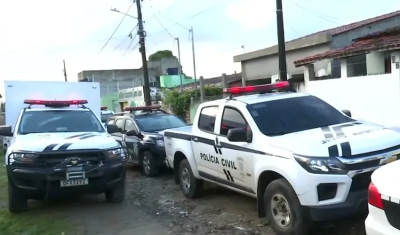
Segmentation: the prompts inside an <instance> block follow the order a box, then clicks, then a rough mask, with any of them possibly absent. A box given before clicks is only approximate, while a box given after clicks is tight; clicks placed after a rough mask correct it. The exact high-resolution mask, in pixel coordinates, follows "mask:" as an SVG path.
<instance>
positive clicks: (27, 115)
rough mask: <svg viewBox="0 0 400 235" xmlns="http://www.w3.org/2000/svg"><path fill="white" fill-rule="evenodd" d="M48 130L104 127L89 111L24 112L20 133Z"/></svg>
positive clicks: (79, 130) (95, 130)
mask: <svg viewBox="0 0 400 235" xmlns="http://www.w3.org/2000/svg"><path fill="white" fill-rule="evenodd" d="M71 120H73V121H71ZM46 132H104V128H103V126H102V124H101V123H100V122H99V120H98V119H97V118H96V116H95V115H94V114H93V113H92V112H89V111H75V110H45V111H27V112H24V114H23V115H22V117H21V122H20V125H19V129H18V133H19V134H29V133H46Z"/></svg>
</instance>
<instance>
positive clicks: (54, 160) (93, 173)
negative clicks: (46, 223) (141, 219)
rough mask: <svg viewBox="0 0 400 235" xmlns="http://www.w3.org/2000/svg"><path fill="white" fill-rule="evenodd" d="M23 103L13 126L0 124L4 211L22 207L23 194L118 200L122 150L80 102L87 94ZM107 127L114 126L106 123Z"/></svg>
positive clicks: (122, 187) (123, 161) (122, 179)
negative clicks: (5, 142) (4, 144)
mask: <svg viewBox="0 0 400 235" xmlns="http://www.w3.org/2000/svg"><path fill="white" fill-rule="evenodd" d="M24 103H25V104H26V106H27V107H25V108H23V109H22V110H21V111H20V114H19V116H18V119H17V120H16V124H15V128H14V131H12V127H11V126H0V135H2V136H9V137H11V141H10V145H9V146H8V148H7V151H6V155H5V164H6V167H7V176H8V190H9V211H10V212H12V213H20V212H24V211H26V210H28V207H27V200H28V199H38V200H43V199H44V200H46V199H49V198H51V197H54V196H60V195H66V194H69V193H71V194H76V193H96V194H97V193H105V196H106V199H107V201H108V202H114V203H120V202H122V201H123V200H124V197H125V175H126V160H127V158H126V151H125V150H124V149H123V148H122V147H121V145H120V144H119V143H118V142H117V141H115V140H114V139H113V138H112V137H110V135H109V134H108V133H107V132H106V130H105V129H104V127H103V125H102V124H101V122H100V120H99V119H98V118H97V117H96V115H95V114H94V113H93V112H92V110H90V109H89V108H87V107H85V106H84V105H85V104H86V103H88V102H87V100H71V101H54V100H47V101H46V100H25V102H24ZM76 105H78V107H76ZM43 106H44V107H43ZM70 106H75V107H70ZM108 131H109V132H111V133H112V132H114V131H118V128H117V126H115V125H108Z"/></svg>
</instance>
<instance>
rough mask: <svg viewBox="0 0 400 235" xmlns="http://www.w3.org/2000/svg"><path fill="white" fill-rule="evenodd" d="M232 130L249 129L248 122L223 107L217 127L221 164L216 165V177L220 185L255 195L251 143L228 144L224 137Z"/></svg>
mask: <svg viewBox="0 0 400 235" xmlns="http://www.w3.org/2000/svg"><path fill="white" fill-rule="evenodd" d="M233 128H244V129H246V130H247V128H249V126H248V122H247V121H246V119H245V118H244V116H243V115H242V113H241V112H240V111H239V110H238V109H236V108H234V107H230V106H225V107H224V110H223V113H222V117H221V125H220V127H219V136H218V140H217V147H218V148H220V151H221V153H222V154H221V155H222V158H221V162H220V164H219V165H218V169H217V171H218V177H219V181H220V183H223V184H226V185H228V186H231V187H233V188H236V189H239V190H242V191H245V192H248V193H255V192H254V191H253V190H252V188H254V180H253V177H254V176H253V155H252V153H251V152H250V151H249V150H251V149H252V148H253V144H252V143H247V142H230V141H229V140H228V138H227V137H226V136H227V134H228V131H229V130H230V129H233Z"/></svg>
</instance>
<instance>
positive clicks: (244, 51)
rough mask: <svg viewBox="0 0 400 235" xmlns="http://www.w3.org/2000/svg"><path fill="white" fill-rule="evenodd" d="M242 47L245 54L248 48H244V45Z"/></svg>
mask: <svg viewBox="0 0 400 235" xmlns="http://www.w3.org/2000/svg"><path fill="white" fill-rule="evenodd" d="M242 49H243V54H245V53H246V50H245V49H244V45H242Z"/></svg>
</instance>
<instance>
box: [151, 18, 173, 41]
mask: <svg viewBox="0 0 400 235" xmlns="http://www.w3.org/2000/svg"><path fill="white" fill-rule="evenodd" d="M153 15H154V17H155V18H156V20H157V21H158V23H160V25H161V27H163V29H164V31H166V32H167V33H168V34H169V36H170V37H171V38H175V37H174V36H172V34H171V33H170V32H169V31H168V29H166V28H165V26H164V25H163V24H162V23H161V21H160V20H159V19H158V17H157V16H156V15H155V14H153Z"/></svg>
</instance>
